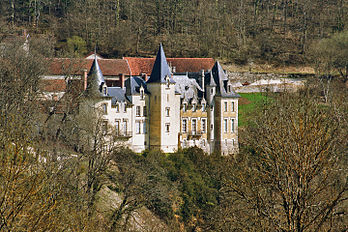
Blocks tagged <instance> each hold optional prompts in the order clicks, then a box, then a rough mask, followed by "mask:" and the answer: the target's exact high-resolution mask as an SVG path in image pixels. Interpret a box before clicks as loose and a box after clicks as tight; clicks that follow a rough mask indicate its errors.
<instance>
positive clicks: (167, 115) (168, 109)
mask: <svg viewBox="0 0 348 232" xmlns="http://www.w3.org/2000/svg"><path fill="white" fill-rule="evenodd" d="M169 113H170V108H169V107H166V117H169Z"/></svg>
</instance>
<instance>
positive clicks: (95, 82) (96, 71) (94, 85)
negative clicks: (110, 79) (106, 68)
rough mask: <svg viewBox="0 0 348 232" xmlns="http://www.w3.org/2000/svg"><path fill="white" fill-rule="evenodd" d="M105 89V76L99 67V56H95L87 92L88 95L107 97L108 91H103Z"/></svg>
mask: <svg viewBox="0 0 348 232" xmlns="http://www.w3.org/2000/svg"><path fill="white" fill-rule="evenodd" d="M105 87H106V86H105V80H104V76H103V73H102V71H101V69H100V67H99V64H98V59H97V56H96V55H95V58H94V61H93V64H92V67H91V69H90V71H89V73H88V77H87V89H86V91H87V93H88V95H95V94H96V95H97V96H105V95H106V91H103V88H105Z"/></svg>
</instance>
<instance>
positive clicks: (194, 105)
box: [192, 103, 196, 112]
mask: <svg viewBox="0 0 348 232" xmlns="http://www.w3.org/2000/svg"><path fill="white" fill-rule="evenodd" d="M192 111H193V112H195V111H196V103H194V104H193V105H192Z"/></svg>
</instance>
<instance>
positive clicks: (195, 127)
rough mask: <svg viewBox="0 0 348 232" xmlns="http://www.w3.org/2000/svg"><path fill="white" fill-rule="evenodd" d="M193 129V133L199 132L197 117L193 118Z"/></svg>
mask: <svg viewBox="0 0 348 232" xmlns="http://www.w3.org/2000/svg"><path fill="white" fill-rule="evenodd" d="M193 122H195V123H193ZM193 125H194V126H193ZM191 131H192V134H196V133H197V119H196V118H193V119H192V120H191Z"/></svg>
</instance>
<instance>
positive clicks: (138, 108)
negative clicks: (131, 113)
mask: <svg viewBox="0 0 348 232" xmlns="http://www.w3.org/2000/svg"><path fill="white" fill-rule="evenodd" d="M135 116H136V117H140V116H141V107H140V106H136V107H135Z"/></svg>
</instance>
